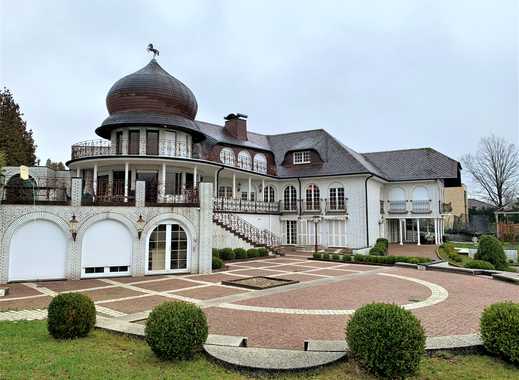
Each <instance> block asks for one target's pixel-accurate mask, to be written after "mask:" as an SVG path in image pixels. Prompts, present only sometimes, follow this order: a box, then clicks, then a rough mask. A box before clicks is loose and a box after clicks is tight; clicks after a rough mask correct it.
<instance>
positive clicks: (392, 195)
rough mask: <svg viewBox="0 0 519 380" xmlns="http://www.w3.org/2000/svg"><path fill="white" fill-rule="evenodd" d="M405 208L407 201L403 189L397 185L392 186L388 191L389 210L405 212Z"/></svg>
mask: <svg viewBox="0 0 519 380" xmlns="http://www.w3.org/2000/svg"><path fill="white" fill-rule="evenodd" d="M406 210H407V202H406V197H405V191H404V190H402V189H401V188H399V187H393V188H392V189H391V190H390V191H389V212H393V213H405V212H406Z"/></svg>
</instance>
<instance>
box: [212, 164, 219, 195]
mask: <svg viewBox="0 0 519 380" xmlns="http://www.w3.org/2000/svg"><path fill="white" fill-rule="evenodd" d="M213 190H214V197H215V198H216V197H218V170H215V171H214V189H213Z"/></svg>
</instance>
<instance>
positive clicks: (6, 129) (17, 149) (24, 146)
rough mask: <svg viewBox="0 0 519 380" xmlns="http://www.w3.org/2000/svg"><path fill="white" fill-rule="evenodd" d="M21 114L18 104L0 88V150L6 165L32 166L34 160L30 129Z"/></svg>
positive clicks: (8, 93)
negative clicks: (4, 156)
mask: <svg viewBox="0 0 519 380" xmlns="http://www.w3.org/2000/svg"><path fill="white" fill-rule="evenodd" d="M22 116H23V113H22V112H21V111H20V106H19V105H18V104H16V102H15V101H14V98H13V95H12V94H11V92H10V91H9V90H8V89H7V88H5V87H4V89H3V90H0V150H2V151H4V153H5V155H6V159H5V161H6V162H5V164H6V165H7V166H19V165H27V166H33V165H34V162H35V160H36V155H35V151H36V145H35V144H34V140H33V138H32V130H30V129H27V123H26V122H25V121H24V120H23V119H22Z"/></svg>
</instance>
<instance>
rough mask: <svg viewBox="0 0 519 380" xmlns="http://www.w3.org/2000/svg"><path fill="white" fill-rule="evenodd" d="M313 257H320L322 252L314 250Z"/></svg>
mask: <svg viewBox="0 0 519 380" xmlns="http://www.w3.org/2000/svg"><path fill="white" fill-rule="evenodd" d="M313 257H314V259H320V258H321V254H320V253H319V252H314V254H313Z"/></svg>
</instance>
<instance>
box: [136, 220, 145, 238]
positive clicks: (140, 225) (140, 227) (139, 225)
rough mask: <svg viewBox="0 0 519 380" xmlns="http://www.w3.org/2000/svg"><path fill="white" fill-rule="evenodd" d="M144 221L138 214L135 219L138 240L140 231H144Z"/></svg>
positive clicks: (140, 234)
mask: <svg viewBox="0 0 519 380" xmlns="http://www.w3.org/2000/svg"><path fill="white" fill-rule="evenodd" d="M145 224H146V222H145V221H144V219H143V218H142V215H139V219H137V235H138V236H139V240H141V236H142V231H144V225H145Z"/></svg>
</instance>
